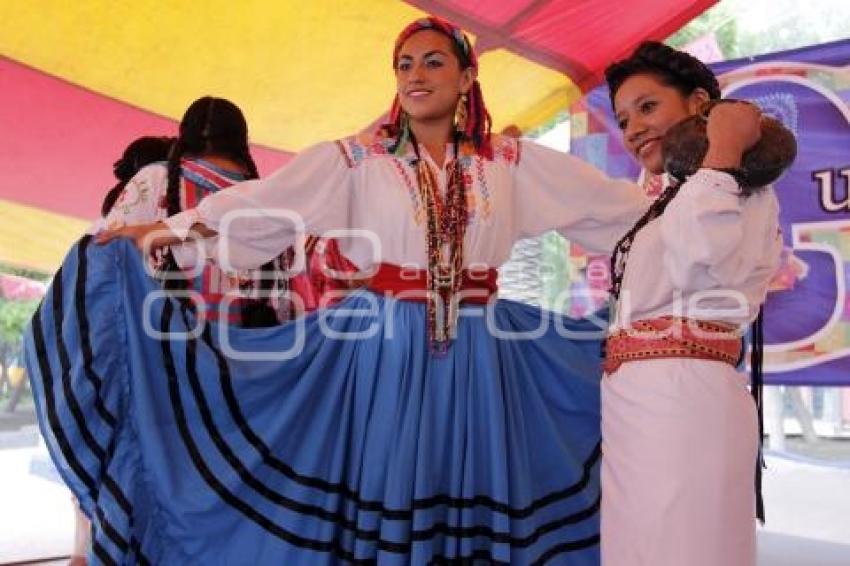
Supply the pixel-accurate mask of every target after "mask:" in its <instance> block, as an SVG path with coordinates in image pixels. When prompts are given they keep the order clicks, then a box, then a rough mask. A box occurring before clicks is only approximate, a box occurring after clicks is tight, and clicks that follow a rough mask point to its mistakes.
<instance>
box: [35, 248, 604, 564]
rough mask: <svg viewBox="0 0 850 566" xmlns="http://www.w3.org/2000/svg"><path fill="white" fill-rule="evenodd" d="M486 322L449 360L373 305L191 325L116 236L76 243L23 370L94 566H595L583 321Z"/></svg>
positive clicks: (591, 379) (477, 320)
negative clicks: (86, 527) (236, 324)
mask: <svg viewBox="0 0 850 566" xmlns="http://www.w3.org/2000/svg"><path fill="white" fill-rule="evenodd" d="M484 313H485V311H484V309H483V307H480V306H470V307H463V308H462V317H461V320H460V322H459V327H458V333H457V338H456V340H455V341H454V342H453V343H452V345H451V347H450V349H449V350H448V353H447V354H445V355H443V356H436V355H433V354H431V353H430V351H429V347H428V343H427V339H426V336H427V333H426V315H425V310H424V306H423V305H422V304H420V303H411V302H404V301H398V300H394V299H389V298H386V297H383V296H378V295H375V294H373V293H371V292H368V291H358V292H356V293H354V294H353V295H352V296H351V297H349V298H348V299H346V300H345V301H343V303H342V304H340V305H338V306H337V307H335V308H333V309H329V310H327V311H324V312H318V313H314V314H312V315H310V316H308V317H306V318H304V319H301V320H300V321H296V322H293V323H288V324H287V325H284V326H281V327H277V328H269V329H250V330H246V329H239V328H228V327H220V326H218V325H215V324H207V325H206V326H203V327H197V326H196V325H195V324H194V317H193V315H192V314H191V313H189V312H187V311H186V310H185V309H183V308H182V307H181V305H180V303H179V302H178V301H176V300H175V299H173V298H169V297H166V296H164V295H163V294H162V292H161V291H160V290H159V287H158V286H157V284H156V282H155V281H154V280H152V279H151V278H149V277H148V276H147V275H146V274H145V272H144V267H143V264H142V261H141V259H140V256H139V254H138V253H137V252H136V251H135V250H134V249H133V248H132V247H131V246H130V245H129V244H128V243H127V242H123V241H122V242H116V243H113V244H110V245H108V246H104V247H100V246H96V245H94V244H91V243H90V240H89V239H88V238H84V239H83V240H81V241H80V242H79V243H78V244H77V245H76V246H74V248H72V250H71V252H70V253H69V255H68V257H67V258H66V260H65V262H64V263H63V265H62V267H61V269H60V270H59V272H58V273H57V274H56V277H55V279H54V281H53V283H52V286H51V288H50V290H49V291H48V294H47V296H46V298H45V300H44V302H43V303H42V305H41V306H40V308H39V310H38V312H37V313H36V315H35V316H34V317H33V320H32V323H31V325H30V329H29V331H28V334H27V337H26V364H27V370H28V372H29V375H30V379H31V382H32V388H33V392H34V395H35V398H36V402H37V403H36V405H37V411H38V417H39V421H40V423H41V430H42V433H43V435H44V437H45V439H46V441H47V445H48V447H49V449H50V452H51V455H52V457H53V459H54V461H55V463H56V466H57V468H58V470H59V472H60V473H61V475H62V477H63V478H64V480H65V482H66V483H67V484H68V485H69V486H70V488H71V490H72V491H73V492H74V494H75V495H76V496H77V497H78V498H79V500H80V503H81V506H82V508H83V510H84V511H85V512H86V514H88V515H89V516H90V517H91V518H92V521H93V525H94V536H93V547H92V551H91V554H90V558H91V561H92V563H93V564H137V563H140V564H162V565H168V566H172V565H180V566H183V565H192V564H203V565H205V566H209V565H216V564H222V565H242V564H244V565H252V566H256V565H267V564H268V565H286V566H297V565H310V566H316V565H322V564H380V565H385V564H386V565H396V564H398V565H401V564H441V563H452V564H462V563H467V564H473V563H474V564H479V563H496V564H515V565H522V564H571V565H578V566H583V565H595V564H598V563H599V503H600V499H599V498H600V493H599V459H600V445H599V437H600V429H599V427H600V416H599V381H600V369H599V367H600V359H599V341H598V339H589V340H588V339H579V338H578V335H583V336H586V335H587V333H589V332H591V331H592V330H593V329H594V328H595V327H594V326H593V325H592V324H591V323H590V322H588V321H574V320H564V319H561V318H557V317H555V316H554V315H552V314H551V313H546V312H543V311H540V310H539V309H536V308H533V307H528V306H525V305H521V304H518V303H513V302H509V301H498V303H497V304H496V306H495V308H494V309H492V310H491V313H490V316H489V319H490V323H491V324H490V326H495V327H496V328H498V329H500V331H501V332H503V333H508V332H514V333H524V334H525V335H526V338H528V337H529V336H530V337H531V338H532V339H525V340H521V339H515V338H510V337H507V336H504V335H496V334H495V333H493V332H489V331H488V330H487V329H488V318H487V317H486V316H484ZM161 333H170V335H169V336H166V337H164V336H163V334H161ZM293 352H300V353H298V355H297V356H292V355H291V354H292V353H293ZM258 358H259V359H258Z"/></svg>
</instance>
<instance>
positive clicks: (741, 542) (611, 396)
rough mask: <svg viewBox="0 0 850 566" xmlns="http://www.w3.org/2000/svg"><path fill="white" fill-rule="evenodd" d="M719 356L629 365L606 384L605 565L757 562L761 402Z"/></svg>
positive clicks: (740, 565) (735, 564) (746, 564)
mask: <svg viewBox="0 0 850 566" xmlns="http://www.w3.org/2000/svg"><path fill="white" fill-rule="evenodd" d="M747 382H748V379H747V376H746V375H745V374H742V373H739V372H737V371H736V370H735V369H734V368H733V367H731V366H730V365H729V364H726V363H723V362H718V361H706V360H694V359H683V358H667V359H657V360H643V361H634V362H629V363H626V364H623V365H622V366H621V367H620V368H619V369H618V370H617V371H616V372H615V373H613V374H612V375H610V376H606V377H605V378H604V379H603V383H602V451H603V458H602V531H601V540H602V564H603V566H683V565H687V566H753V565H754V564H755V561H756V543H755V492H754V481H755V469H756V458H757V454H758V424H757V416H756V407H755V404H754V403H753V399H752V397H751V396H750V393H749V390H748V389H747Z"/></svg>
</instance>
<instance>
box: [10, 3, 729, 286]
mask: <svg viewBox="0 0 850 566" xmlns="http://www.w3.org/2000/svg"><path fill="white" fill-rule="evenodd" d="M715 2H716V0H678V1H676V2H672V3H671V2H669V1H664V0H646V1H642V2H640V3H636V2H625V3H624V2H616V1H615V0H505V1H499V2H496V1H492V2H477V1H471V0H457V1H453V2H450V1H444V0H435V1H425V0H411V1H409V2H402V1H398V0H375V1H372V2H359V1H355V0H328V1H322V2H311V3H303V2H298V3H297V4H296V3H295V2H290V1H287V2H272V1H270V0H254V1H249V2H243V3H239V4H238V5H236V4H233V3H230V2H226V1H225V0H212V1H211V2H207V3H205V4H204V8H203V9H202V10H201V9H198V7H197V6H196V5H194V4H193V3H190V2H173V3H161V2H154V1H153V0H137V1H136V2H132V3H116V2H109V1H107V0H85V1H81V2H76V3H72V4H68V3H66V2H61V1H60V0H45V1H43V2H38V3H25V2H14V1H12V2H4V3H2V4H0V127H2V128H3V131H4V132H14V135H13V136H4V137H3V139H2V140H0V156H2V157H0V218H2V219H4V220H6V222H5V223H4V224H5V226H4V227H3V228H2V229H0V262H5V263H13V264H15V265H20V266H24V267H30V268H35V269H42V270H50V269H52V268H54V267H55V266H56V265H58V262H59V261H60V260H61V257H62V250H64V249H66V248H67V246H68V245H69V244H70V242H71V241H73V240H74V238H75V237H76V236H78V235H79V233H80V232H81V230H82V229H83V228H84V227H85V226H86V225H87V224H88V222H89V221H90V220H91V219H93V218H94V217H95V216H96V215H97V213H98V210H99V205H100V201H101V199H102V197H103V194H104V193H105V192H106V190H107V189H108V187H109V186H111V185H112V184H113V182H114V181H113V179H112V178H111V164H112V162H113V161H114V160H115V159H116V158H117V157H118V155H119V154H120V153H121V151H122V150H123V148H124V146H126V144H127V143H129V142H130V141H131V140H132V139H134V138H135V137H137V136H140V135H169V134H174V133H175V131H176V125H175V124H176V121H177V120H179V118H180V116H181V115H182V113H183V111H184V110H185V108H186V107H187V106H188V104H189V103H190V102H191V101H192V100H194V99H195V98H197V97H199V96H202V95H205V94H214V95H216V96H223V97H226V98H229V99H231V100H233V101H234V102H236V103H237V104H238V105H239V106H240V107H241V108H242V109H243V111H244V112H245V114H246V116H247V118H248V123H249V129H250V132H251V137H252V141H253V142H255V143H256V144H257V145H255V146H253V149H252V151H253V153H254V155H255V157H257V158H258V159H257V160H258V162H259V163H258V164H259V166H260V170H261V173H262V172H269V171H271V170H272V169H273V168H275V167H277V166H279V165H281V164H283V163H285V162H286V160H287V159H288V158H289V156H291V154H292V153H294V152H297V151H300V150H301V149H303V148H305V147H307V146H309V145H312V144H313V143H316V142H318V141H320V140H324V139H332V138H337V137H341V136H344V135H347V134H350V133H352V132H357V131H360V130H364V129H368V128H372V127H374V126H375V125H376V124H378V123H379V122H380V121H381V119H382V116H383V115H384V113H385V111H386V110H387V109H388V107H389V104H390V102H391V99H392V96H393V92H394V78H393V74H392V71H391V61H390V53H391V47H392V43H393V41H394V39H395V36H396V34H397V33H398V31H399V30H400V29H401V28H402V27H403V26H404V25H405V24H407V23H408V22H410V21H411V20H413V19H415V18H417V17H420V16H421V15H423V14H425V13H426V12H430V13H434V14H437V15H441V16H444V17H447V18H449V19H453V20H455V21H457V22H458V23H459V24H461V25H462V26H464V27H465V28H466V29H468V30H469V31H470V34H471V35H472V37H473V38H474V39H475V41H476V43H477V48H478V49H479V51H481V52H482V56H481V60H480V62H481V72H480V80H481V82H482V86H483V89H484V92H485V96H486V99H487V103H488V106H489V108H490V110H491V113H492V114H493V117H494V121H495V124H494V126H495V129H496V130H499V129H501V128H503V127H505V126H507V125H510V124H514V125H517V126H519V127H520V128H521V129H522V130H525V131H527V130H530V129H533V128H535V127H538V126H540V125H542V124H544V123H546V122H547V121H550V120H551V119H552V118H553V117H554V116H555V115H557V113H558V112H562V111H564V110H566V108H567V107H568V105H569V103H571V102H573V101H574V100H576V99H577V98H578V97H579V96H580V95H581V91H582V89H587V88H589V87H592V86H593V85H594V84H596V83H597V82H598V80H599V79H600V77H601V73H602V70H603V69H604V67H605V65H606V64H607V62H609V61H611V60H612V59H614V58H616V57H619V56H622V55H624V54H626V53H628V52H629V51H630V50H631V49H632V48H633V47H634V45H635V44H636V43H638V42H639V41H641V40H643V39H647V38H654V39H661V38H663V37H665V36H667V35H669V34H670V33H671V32H673V31H675V30H676V29H678V28H679V27H680V26H681V25H683V24H684V23H685V22H687V21H688V20H689V19H691V18H693V17H694V16H696V15H697V14H699V13H700V12H702V11H703V10H705V9H706V8H708V7H709V6H711V5H712V4H714V3H715ZM35 213H38V216H39V218H36V216H35V215H34V214H35ZM45 218H46V219H47V221H48V222H49V223H50V226H51V230H52V233H51V235H50V237H49V238H45V240H47V241H46V242H44V245H43V246H38V247H37V248H38V249H37V250H28V251H27V253H26V255H25V254H23V253H22V252H21V251H19V250H18V249H16V248H17V246H16V245H15V244H16V241H17V240H19V239H20V238H21V235H22V234H33V233H35V234H37V233H39V232H40V231H41V230H43V228H42V226H43V224H41V223H43V222H45Z"/></svg>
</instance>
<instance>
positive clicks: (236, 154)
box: [104, 96, 291, 327]
mask: <svg viewBox="0 0 850 566" xmlns="http://www.w3.org/2000/svg"><path fill="white" fill-rule="evenodd" d="M122 163H123V161H122ZM257 177H258V173H257V166H256V165H255V164H254V159H253V157H252V156H251V152H250V149H249V147H248V125H247V123H246V121H245V118H244V116H243V115H242V111H241V110H240V109H239V108H238V107H237V106H236V105H235V104H233V103H232V102H230V101H229V100H226V99H223V98H215V97H211V96H205V97H202V98H199V99H198V100H196V101H194V102H193V103H192V104H191V105H190V106H189V108H188V109H187V110H186V112H185V114H184V115H183V118H182V120H181V122H180V131H179V135H178V137H177V138H175V139H174V141H173V144H172V145H171V147H170V151H169V152H168V154H167V160H165V161H162V162H159V163H154V164H151V165H149V166H147V167H144V168H142V169H141V171H139V172H138V173H137V174H135V175H134V176H133V178H132V179H131V180H130V181H129V183H125V184H126V185H127V186H126V187H125V188H123V190H121V192H120V194H119V195H113V194H111V193H110V195H109V197H108V198H112V202H113V203H114V204H113V205H112V206H111V207H110V208H111V210H110V211H109V213H108V214H107V215H106V218H105V224H106V226H107V228H112V227H116V226H122V225H134V224H142V223H146V222H152V221H156V220H161V219H164V218H167V217H168V216H173V215H174V214H177V213H179V212H181V211H183V210H185V209H187V208H192V207H194V206H197V205H198V204H199V203H200V202H201V200H203V199H204V198H205V197H206V196H208V195H210V194H214V193H215V192H218V191H219V190H222V189H225V188H227V187H229V186H230V185H232V184H233V183H237V182H239V181H243V180H245V179H256V178H257ZM113 192H114V191H113ZM104 204H106V203H104ZM196 251H197V250H195V249H192V248H190V247H184V248H183V249H175V250H172V251H169V252H167V253H165V254H161V255H160V256H159V257H158V258H157V259H156V260H155V262H154V265H152V267H153V269H155V270H157V271H159V272H160V274H161V276H162V277H163V279H164V283H165V287H166V288H168V289H180V290H185V289H187V288H192V289H194V290H195V291H197V292H198V293H199V295H196V296H200V297H202V298H203V302H204V305H203V311H204V316H205V317H206V318H207V319H208V320H212V321H217V320H219V318H221V319H222V320H225V321H227V322H229V323H231V324H239V325H241V326H249V327H257V326H270V325H273V324H276V323H277V318H278V317H277V316H276V315H275V310H274V309H273V308H272V306H271V304H272V303H271V301H270V299H269V295H271V294H272V291H273V289H274V288H275V286H278V285H282V284H283V283H282V281H283V279H282V278H280V277H279V274H280V273H281V271H282V270H283V269H284V268H285V267H286V266H284V265H283V264H282V263H283V262H284V261H285V260H286V259H287V257H288V256H289V255H291V254H282V255H281V256H279V257H277V258H275V259H273V260H272V261H270V262H268V263H267V264H265V265H264V266H262V267H261V269H260V270H258V271H253V272H242V273H226V272H223V271H222V270H220V269H219V268H218V267H216V266H215V265H212V264H209V263H204V258H197V257H196ZM199 262H200V263H204V265H203V268H202V269H200V270H198V269H197V267H198V264H199ZM196 271H198V272H197V273H196ZM252 290H262V291H263V292H264V293H263V294H262V295H261V296H259V297H257V296H253V297H252V296H251V291H252ZM278 291H280V289H278ZM234 293H239V294H240V295H242V296H239V297H238V298H236V299H235V300H233V301H232V302H230V304H229V306H228V312H227V313H220V312H219V307H220V305H221V301H222V299H223V298H224V297H225V296H227V295H229V294H230V295H232V294H234ZM263 295H264V296H263ZM196 306H197V305H196ZM281 318H283V319H288V318H289V312H284V313H282V315H281Z"/></svg>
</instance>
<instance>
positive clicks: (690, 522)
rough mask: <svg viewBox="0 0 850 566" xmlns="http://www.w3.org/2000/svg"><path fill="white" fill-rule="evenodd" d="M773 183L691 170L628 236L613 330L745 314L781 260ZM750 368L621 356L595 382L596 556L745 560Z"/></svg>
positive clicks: (741, 565)
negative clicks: (751, 186) (598, 403)
mask: <svg viewBox="0 0 850 566" xmlns="http://www.w3.org/2000/svg"><path fill="white" fill-rule="evenodd" d="M781 249H782V238H781V235H780V233H779V225H778V204H777V200H776V197H775V195H774V192H773V189H772V188H766V189H764V190H763V191H761V192H759V193H757V194H755V195H753V196H751V197H750V198H747V199H744V198H742V197H740V196H739V195H738V188H737V186H736V183H735V182H734V180H733V179H732V178H731V177H730V176H729V175H726V174H724V173H719V172H716V171H710V170H701V171H699V172H698V173H697V174H695V175H694V176H693V177H691V178H690V180H689V182H688V183H687V184H685V185H684V186H683V187H682V188H681V189H680V193H679V194H678V195H677V196H676V197H675V198H674V199H673V200H672V201H671V202H670V204H669V205H668V207H667V209H666V210H665V212H664V214H663V215H662V216H661V217H660V218H658V219H656V220H654V221H652V222H650V223H649V224H647V225H646V226H645V227H644V228H643V230H641V231H640V232H639V233H638V235H637V236H636V238H635V240H634V243H633V245H632V249H631V253H630V256H629V258H628V264H627V268H626V271H625V275H624V279H623V284H622V292H621V293H622V294H621V302H620V305H619V309H618V312H617V316H616V319H615V321H614V323H613V325H614V327H615V328H621V327H625V326H627V325H628V321H629V319H631V320H632V321H636V320H640V319H647V318H655V317H658V316H662V315H676V316H686V317H691V318H697V319H703V320H712V321H722V322H727V323H732V324H735V325H746V324H747V323H750V322H752V321H753V320H754V319H755V317H756V315H757V314H758V309H759V305H760V304H761V303H762V302H763V301H764V297H765V294H766V292H767V286H768V282H769V280H770V278H771V276H772V275H773V273H774V271H775V270H776V268H777V267H778V264H779V255H780V252H781ZM747 382H748V379H747V376H746V375H745V374H742V373H739V372H738V371H736V370H735V369H734V368H733V367H731V366H729V365H728V364H724V363H722V362H716V361H703V360H693V359H681V358H679V359H659V360H645V361H634V362H629V363H625V364H623V365H622V366H620V368H619V369H618V370H617V371H616V372H614V373H613V374H612V375H609V376H606V377H605V378H604V379H603V384H602V437H603V455H604V456H603V459H602V492H603V493H604V497H603V501H602V537H601V538H602V563H603V565H604V566H683V565H687V566H752V565H754V564H755V520H754V514H755V499H754V473H755V466H756V458H757V447H758V427H757V421H756V408H755V404H754V402H753V399H752V397H751V396H750V393H749V391H748V389H747Z"/></svg>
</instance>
